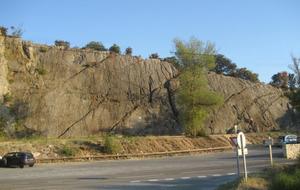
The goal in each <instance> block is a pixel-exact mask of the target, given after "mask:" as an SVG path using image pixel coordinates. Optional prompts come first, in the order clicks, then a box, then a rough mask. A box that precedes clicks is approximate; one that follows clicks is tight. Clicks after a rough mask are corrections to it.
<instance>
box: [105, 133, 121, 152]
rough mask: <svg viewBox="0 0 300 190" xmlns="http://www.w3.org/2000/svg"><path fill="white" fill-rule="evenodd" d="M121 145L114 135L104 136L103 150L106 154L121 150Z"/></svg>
mask: <svg viewBox="0 0 300 190" xmlns="http://www.w3.org/2000/svg"><path fill="white" fill-rule="evenodd" d="M121 149H122V146H121V143H120V140H119V139H118V138H117V137H115V136H109V135H108V136H105V138H104V152H105V153H107V154H117V153H119V152H120V151H121Z"/></svg>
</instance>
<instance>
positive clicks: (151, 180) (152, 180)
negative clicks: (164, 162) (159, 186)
mask: <svg viewBox="0 0 300 190" xmlns="http://www.w3.org/2000/svg"><path fill="white" fill-rule="evenodd" d="M147 181H150V182H154V181H158V179H148V180H147Z"/></svg>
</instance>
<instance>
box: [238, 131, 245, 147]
mask: <svg viewBox="0 0 300 190" xmlns="http://www.w3.org/2000/svg"><path fill="white" fill-rule="evenodd" d="M237 144H238V147H239V148H245V147H246V137H245V135H244V133H243V132H239V133H238V135H237Z"/></svg>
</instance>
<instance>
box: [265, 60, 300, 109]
mask: <svg viewBox="0 0 300 190" xmlns="http://www.w3.org/2000/svg"><path fill="white" fill-rule="evenodd" d="M292 62H293V63H292V64H291V65H289V68H290V69H291V70H292V72H293V73H288V72H286V71H283V72H278V73H277V74H274V75H273V76H272V81H271V82H270V84H271V85H272V86H275V87H278V88H281V89H283V90H284V91H285V92H286V94H287V96H288V97H289V99H290V101H291V104H292V106H293V107H294V108H295V109H296V110H298V112H300V58H296V57H294V56H292Z"/></svg>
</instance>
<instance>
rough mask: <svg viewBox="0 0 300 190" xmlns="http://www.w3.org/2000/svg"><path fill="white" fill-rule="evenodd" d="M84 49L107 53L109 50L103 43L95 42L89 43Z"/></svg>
mask: <svg viewBox="0 0 300 190" xmlns="http://www.w3.org/2000/svg"><path fill="white" fill-rule="evenodd" d="M83 48H84V49H93V50H97V51H107V49H106V48H105V46H104V45H103V44H102V43H101V42H95V41H91V42H89V43H88V44H86V45H85V46H84V47H83Z"/></svg>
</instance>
